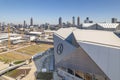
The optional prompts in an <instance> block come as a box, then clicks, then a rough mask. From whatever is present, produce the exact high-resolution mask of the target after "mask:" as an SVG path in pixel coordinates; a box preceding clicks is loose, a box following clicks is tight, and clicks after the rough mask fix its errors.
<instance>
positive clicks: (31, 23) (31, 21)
mask: <svg viewBox="0 0 120 80" xmlns="http://www.w3.org/2000/svg"><path fill="white" fill-rule="evenodd" d="M30 26H33V18H31V19H30Z"/></svg>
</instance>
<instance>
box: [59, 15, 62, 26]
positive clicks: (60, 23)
mask: <svg viewBox="0 0 120 80" xmlns="http://www.w3.org/2000/svg"><path fill="white" fill-rule="evenodd" d="M59 25H60V26H62V18H61V17H59Z"/></svg>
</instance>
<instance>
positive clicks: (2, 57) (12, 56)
mask: <svg viewBox="0 0 120 80" xmlns="http://www.w3.org/2000/svg"><path fill="white" fill-rule="evenodd" d="M29 58H30V56H27V55H23V54H16V53H14V52H10V53H5V54H0V61H3V62H5V63H9V62H11V61H15V60H26V59H29Z"/></svg>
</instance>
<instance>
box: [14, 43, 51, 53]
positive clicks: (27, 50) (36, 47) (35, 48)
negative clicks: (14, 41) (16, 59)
mask: <svg viewBox="0 0 120 80" xmlns="http://www.w3.org/2000/svg"><path fill="white" fill-rule="evenodd" d="M51 47H52V45H48V44H40V45H32V46H28V47H25V48H22V49H19V50H16V51H17V52H21V53H25V54H29V55H34V54H36V53H38V52H42V51H45V50H47V49H49V48H51Z"/></svg>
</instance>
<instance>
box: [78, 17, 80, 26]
mask: <svg viewBox="0 0 120 80" xmlns="http://www.w3.org/2000/svg"><path fill="white" fill-rule="evenodd" d="M79 25H80V17H79V16H78V18H77V26H79Z"/></svg>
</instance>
